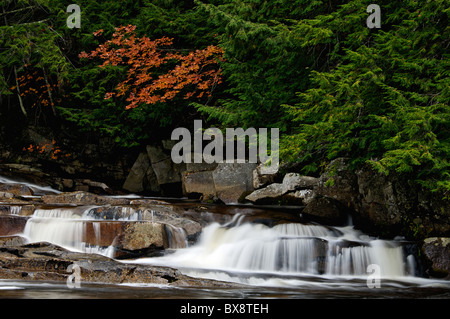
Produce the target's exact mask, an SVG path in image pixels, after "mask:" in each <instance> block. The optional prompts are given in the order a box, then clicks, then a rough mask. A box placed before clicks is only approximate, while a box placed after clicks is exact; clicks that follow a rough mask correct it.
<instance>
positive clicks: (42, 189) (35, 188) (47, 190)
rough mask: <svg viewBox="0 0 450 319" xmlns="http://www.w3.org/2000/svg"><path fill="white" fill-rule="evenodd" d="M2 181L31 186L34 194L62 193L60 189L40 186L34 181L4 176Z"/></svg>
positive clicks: (0, 181) (0, 178) (0, 177)
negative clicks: (23, 180)
mask: <svg viewBox="0 0 450 319" xmlns="http://www.w3.org/2000/svg"><path fill="white" fill-rule="evenodd" d="M0 183H1V184H20V185H24V186H27V187H28V188H30V189H31V190H32V191H33V193H34V195H43V194H48V193H53V194H59V193H61V192H60V191H58V190H56V189H54V188H51V187H50V186H40V185H36V184H33V183H29V182H22V181H17V180H12V179H10V178H7V177H4V176H0ZM24 197H27V196H24Z"/></svg>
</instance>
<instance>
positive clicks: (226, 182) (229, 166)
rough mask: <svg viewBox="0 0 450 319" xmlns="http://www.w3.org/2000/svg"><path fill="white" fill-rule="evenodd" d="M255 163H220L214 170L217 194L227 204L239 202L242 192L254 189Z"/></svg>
mask: <svg viewBox="0 0 450 319" xmlns="http://www.w3.org/2000/svg"><path fill="white" fill-rule="evenodd" d="M255 168H256V164H254V163H220V164H219V165H218V166H217V168H216V169H215V170H214V172H213V179H214V186H215V189H216V193H217V196H218V197H219V198H220V200H222V201H223V202H224V203H226V204H231V203H237V202H238V200H239V198H240V197H241V196H242V194H244V193H246V192H251V191H253V170H254V169H255Z"/></svg>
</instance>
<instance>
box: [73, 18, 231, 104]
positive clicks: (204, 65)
mask: <svg viewBox="0 0 450 319" xmlns="http://www.w3.org/2000/svg"><path fill="white" fill-rule="evenodd" d="M135 29H136V26H133V25H128V26H121V27H117V28H115V30H116V31H115V32H114V33H113V35H112V39H111V40H108V41H106V42H105V43H103V44H101V45H99V46H98V47H97V48H96V49H95V50H93V51H92V52H90V53H86V52H84V51H83V52H81V53H80V55H79V57H80V58H87V59H93V58H99V59H101V60H103V61H104V62H103V63H102V64H101V65H100V67H106V66H108V65H113V66H117V65H124V66H127V68H128V71H127V76H126V79H125V80H124V81H122V82H120V83H119V84H118V85H117V86H116V88H115V92H108V93H106V94H105V99H110V98H112V97H114V96H117V97H119V96H125V97H126V101H127V105H126V108H127V109H130V108H135V107H137V106H138V105H140V104H154V103H157V102H166V101H169V100H172V99H173V98H175V97H176V96H180V95H181V96H183V98H184V99H189V98H201V97H203V96H206V97H210V96H211V93H212V90H213V89H214V87H215V86H216V85H217V84H219V83H221V69H220V67H219V66H218V64H217V62H218V61H219V60H222V58H223V50H222V49H221V48H219V47H217V46H214V45H211V46H208V47H207V48H205V49H203V50H196V51H193V52H189V53H188V54H184V55H183V54H181V53H179V52H177V51H175V50H174V49H172V48H171V46H172V39H170V38H168V37H163V38H160V39H156V40H151V39H150V38H148V37H146V36H144V37H137V36H136V34H135ZM102 33H103V30H98V31H96V32H94V35H95V36H99V35H101V34H102ZM161 70H166V72H161Z"/></svg>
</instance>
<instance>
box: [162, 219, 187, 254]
mask: <svg viewBox="0 0 450 319" xmlns="http://www.w3.org/2000/svg"><path fill="white" fill-rule="evenodd" d="M165 231H166V236H167V240H168V245H169V248H171V249H179V248H186V247H187V246H188V241H187V235H186V231H185V230H184V229H183V228H181V227H175V226H173V225H169V224H166V225H165Z"/></svg>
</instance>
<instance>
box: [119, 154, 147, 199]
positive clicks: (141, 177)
mask: <svg viewBox="0 0 450 319" xmlns="http://www.w3.org/2000/svg"><path fill="white" fill-rule="evenodd" d="M149 170H150V171H153V170H152V167H151V166H150V161H149V159H148V156H147V153H140V154H139V156H138V158H137V159H136V162H135V163H134V165H133V167H132V168H131V171H130V173H129V174H128V176H127V179H126V180H125V183H124V184H123V186H122V188H123V189H125V190H127V191H130V192H132V193H140V192H143V191H144V190H145V179H146V178H147V175H149V173H150V172H149ZM150 174H151V173H150Z"/></svg>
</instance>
